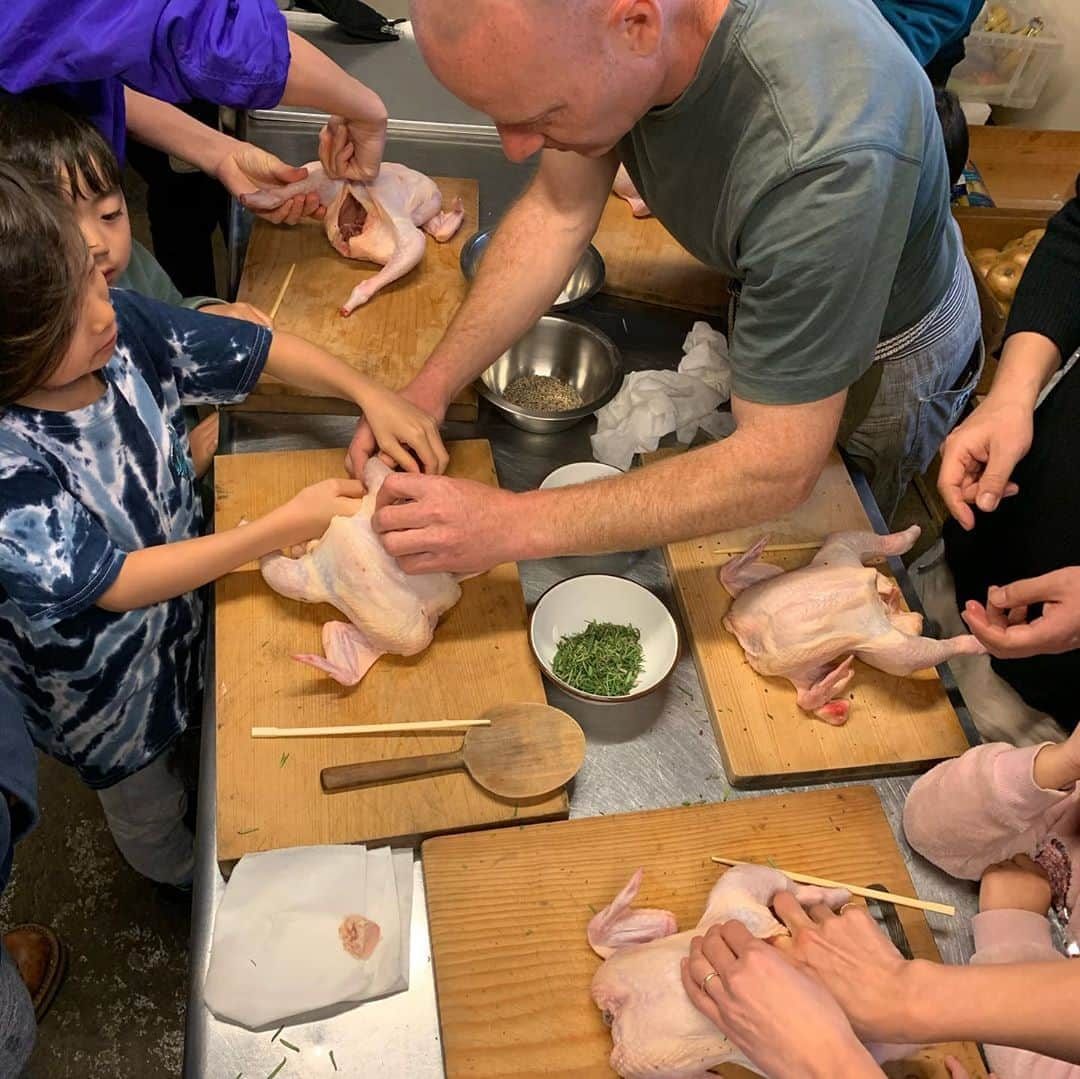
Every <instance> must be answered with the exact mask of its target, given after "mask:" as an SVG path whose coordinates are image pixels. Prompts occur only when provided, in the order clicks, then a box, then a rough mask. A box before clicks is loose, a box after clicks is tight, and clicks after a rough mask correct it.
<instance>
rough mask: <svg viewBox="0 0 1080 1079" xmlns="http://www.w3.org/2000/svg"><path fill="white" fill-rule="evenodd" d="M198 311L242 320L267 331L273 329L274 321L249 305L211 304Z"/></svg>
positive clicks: (263, 312) (252, 305)
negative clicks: (255, 324) (262, 327)
mask: <svg viewBox="0 0 1080 1079" xmlns="http://www.w3.org/2000/svg"><path fill="white" fill-rule="evenodd" d="M199 310H200V311H201V312H202V313H203V314H204V315H218V316H219V317H221V318H242V319H243V320H244V321H245V322H256V323H258V324H259V325H260V326H265V327H266V328H267V329H268V330H272V329H273V328H274V320H273V319H272V318H271V317H270V316H269V315H268V314H267V313H266V312H265V311H262V310H260V309H259V308H258V307H255V306H254V304H250V303H212V304H208V305H207V306H206V307H200V308H199Z"/></svg>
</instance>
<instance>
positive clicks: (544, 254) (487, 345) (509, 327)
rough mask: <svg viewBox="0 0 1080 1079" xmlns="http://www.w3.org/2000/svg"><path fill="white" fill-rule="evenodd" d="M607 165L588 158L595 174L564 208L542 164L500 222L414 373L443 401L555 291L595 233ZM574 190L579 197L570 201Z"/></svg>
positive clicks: (489, 360) (505, 346) (530, 319)
mask: <svg viewBox="0 0 1080 1079" xmlns="http://www.w3.org/2000/svg"><path fill="white" fill-rule="evenodd" d="M575 156H576V155H575ZM608 164H609V163H607V162H592V163H588V165H587V166H586V168H587V169H589V170H590V171H591V172H593V174H594V175H592V176H587V177H586V179H585V180H584V181H583V182H579V183H578V184H577V187H576V188H575V186H574V184H573V183H571V184H567V189H568V191H569V192H570V193H571V194H570V195H569V196H567V204H564V205H563V206H559V205H558V204H557V202H556V199H557V198H558V194H556V193H555V192H553V190H552V189H553V188H557V187H558V186H559V176H558V174H556V175H555V176H554V177H551V176H549V177H547V178H545V176H544V175H543V172H544V169H545V167H547V165H548V163H547V162H545V163H544V165H542V166H541V171H540V172H538V173H537V175H536V177H535V178H534V180H533V182H532V183H531V184H530V186H529V188H528V190H527V191H526V192H525V194H524V195H522V197H521V198H520V199H519V200H518V201H517V202H516V203H515V204H514V205H513V206H512V207H511V208H510V210H509V211H508V212H507V214H506V216H505V217H504V218H503V219H502V221H501V222H500V223H499V227H498V229H497V230H496V231H495V234H494V236H492V238H491V242H490V243H489V244H488V247H487V250H486V251H485V252H484V259H483V262H482V263H481V264H480V269H479V272H478V273H477V275H476V279H475V281H474V282H473V284H472V287H471V288H470V289H469V293H468V295H467V296H466V297H465V302H464V303H463V304H462V305H461V307H460V308H459V309H458V312H457V314H456V315H455V316H454V318H453V321H452V322H451V323H450V326H449V328H448V329H447V331H446V334H445V336H444V337H443V339H442V340H441V341H440V342H439V344H438V345H437V346H436V347H435V350H434V351H433V352H432V354H431V356H430V357H429V359H428V361H427V363H426V364H425V366H424V369H423V371H422V372H421V373H420V375H419V376H418V379H417V381H418V382H422V383H424V384H425V385H426V386H427V387H429V388H432V387H433V388H434V389H435V390H436V391H437V393H438V395H439V396H441V397H442V399H443V401H444V403H445V402H449V401H451V400H453V398H454V397H455V396H457V394H458V393H459V392H460V391H461V390H462V389H464V388H465V387H466V386H468V385H469V383H471V382H472V381H473V379H475V378H476V376H477V375H479V374H480V372H481V371H483V370H485V369H486V368H487V367H490V366H491V364H492V363H493V362H494V361H495V360H496V359H498V357H499V356H500V355H502V353H503V352H505V351H506V350H507V349H508V348H509V347H510V346H511V345H512V344H513V343H514V342H515V341H517V340H518V339H519V338H521V337H522V335H523V334H524V333H525V331H526V330H528V329H529V328H530V327H531V326H533V325H534V324H535V323H536V321H537V319H538V318H539V317H540V316H541V315H542V314H543V313H544V312H545V311H546V310H547V309H548V308H549V307H550V306H551V304H552V302H553V301H554V299H555V297H556V296H558V294H559V291H560V289H562V287H563V285H565V284H566V281H567V278H568V277H569V276H570V274H571V272H572V271H573V268H574V266H575V265H577V262H578V259H580V258H581V254H582V252H583V251H584V250H585V248H586V246H587V245H588V243H589V241H590V240H591V239H592V237H593V234H594V233H595V232H596V225H597V222H598V221H599V219H600V213H601V210H602V209H603V205H604V202H605V200H606V198H607V191H608V190H609V189H610V187H611V177H612V176H614V174H615V165H614V163H610V167H608ZM550 171H554V170H550ZM609 173H610V175H609ZM574 179H575V180H578V179H579V178H578V177H575V178H574ZM576 190H580V201H574V200H573V197H572V196H573V193H575V191H576ZM563 194H564V195H565V192H564V193H563Z"/></svg>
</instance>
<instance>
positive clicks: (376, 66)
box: [184, 17, 976, 1079]
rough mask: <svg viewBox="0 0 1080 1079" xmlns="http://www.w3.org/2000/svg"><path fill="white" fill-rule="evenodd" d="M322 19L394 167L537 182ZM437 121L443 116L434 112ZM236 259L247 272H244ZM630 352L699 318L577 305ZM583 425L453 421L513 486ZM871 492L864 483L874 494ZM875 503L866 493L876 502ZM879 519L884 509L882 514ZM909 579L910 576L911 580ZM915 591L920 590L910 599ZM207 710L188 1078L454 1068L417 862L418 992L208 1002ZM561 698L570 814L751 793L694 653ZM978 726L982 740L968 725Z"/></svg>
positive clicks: (896, 823) (411, 64) (408, 76)
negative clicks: (724, 759)
mask: <svg viewBox="0 0 1080 1079" xmlns="http://www.w3.org/2000/svg"><path fill="white" fill-rule="evenodd" d="M313 18H314V17H300V19H298V20H294V28H297V29H300V30H301V31H302V32H305V33H307V34H308V36H311V37H312V38H313V40H316V41H317V42H318V43H319V44H320V45H322V46H323V47H325V48H327V51H329V52H331V53H332V54H333V55H334V56H335V59H337V60H338V61H339V62H343V63H345V64H346V65H347V66H353V60H352V58H353V57H355V66H354V67H353V69H354V70H355V71H356V73H357V74H358V75H360V76H361V77H363V78H365V80H366V81H368V82H369V83H370V84H372V85H374V86H375V88H376V89H378V90H379V91H380V92H381V93H382V94H383V95H384V97H385V98H386V100H387V101H388V102H389V103H390V106H391V115H392V116H393V117H394V120H392V122H391V138H390V142H389V147H388V151H387V157H388V159H390V160H397V161H403V162H405V163H407V164H410V165H413V166H414V167H416V168H421V169H424V170H425V171H427V172H432V173H436V174H440V173H441V174H443V175H461V176H474V177H477V178H478V179H479V180H480V193H481V218H482V220H483V221H484V222H485V223H489V222H490V221H492V220H494V219H496V218H497V217H498V216H499V215H500V214H501V213H502V212H503V210H504V209H505V207H506V206H507V205H508V203H509V202H510V200H511V199H512V198H513V197H514V196H515V195H516V193H517V192H518V191H519V190H520V189H521V187H522V186H523V184H524V183H525V181H526V180H527V178H528V176H529V173H530V169H529V167H528V166H513V165H510V164H509V163H508V162H507V161H506V160H505V158H503V157H502V155H501V152H500V150H499V148H498V145H497V142H496V140H495V138H494V132H493V130H492V129H491V128H490V127H489V126H486V121H484V119H483V118H482V117H479V116H478V114H474V113H471V112H470V111H469V110H467V109H465V107H464V106H461V105H460V104H459V103H457V102H455V101H454V100H453V99H452V98H449V96H448V95H446V94H445V92H444V91H442V90H441V88H439V87H437V85H436V84H434V83H433V82H432V81H431V77H430V75H428V74H427V72H426V70H424V69H423V65H422V61H420V60H419V57H418V55H417V53H416V49H415V43H414V42H412V41H411V38H410V37H409V36H406V38H405V39H404V40H403V41H401V42H398V43H395V44H391V45H378V46H374V47H373V48H372V47H363V46H346V45H343V44H342V43H341V42H340V41H339V40H338V36H337V35H336V31H332V30H330V29H328V28H327V27H326V26H325V25H324V24H323V23H322V22H321V21H320V20H317V19H315V20H314V21H311V20H312V19H313ZM433 116H434V119H433V118H432V117H433ZM249 119H250V122H249V126H248V133H249V137H251V138H252V139H253V140H255V141H258V142H260V143H261V144H262V145H265V146H266V147H267V148H269V149H271V150H273V151H274V152H275V153H278V154H280V155H282V156H283V157H286V158H288V159H291V160H294V161H304V160H307V159H308V158H309V157H311V156H313V151H314V136H315V132H316V131H317V123H318V117H313V116H297V115H289V116H281V115H279V114H261V113H260V114H257V115H256V116H254V117H251V118H249ZM239 264H240V263H239V259H237V262H236V265H237V266H239ZM578 313H579V314H581V315H583V316H584V317H586V318H587V319H589V320H590V321H592V322H593V323H594V324H595V325H597V326H598V327H599V328H600V329H602V330H603V331H604V332H605V333H607V334H608V335H609V336H610V337H611V338H612V339H613V340H614V341H615V342H616V343H617V344H618V346H619V347H620V349H621V350H622V353H623V358H624V362H625V364H626V366H627V368H628V369H642V368H660V367H674V366H675V364H676V363H677V361H678V359H679V357H680V345H681V342H682V339H683V337H684V335H685V333H686V332H687V330H689V328H690V325H691V323H692V322H693V318H692V316H689V315H687V314H685V313H682V312H676V311H671V310H667V309H663V308H657V307H647V306H643V305H638V304H632V303H628V302H624V301H618V300H613V299H610V298H605V297H598V298H597V299H596V300H595V301H594V302H592V303H591V304H590V305H588V306H587V307H586V308H584V309H583V310H581V311H579V312H578ZM353 423H354V421H352V420H350V419H346V418H340V419H339V418H334V417H322V416H289V415H273V416H269V415H255V414H237V415H234V416H232V417H231V418H230V422H229V423H228V424H227V425H226V426H227V427H229V428H231V430H230V431H229V433H228V435H227V438H228V443H229V444H228V445H227V446H226V447H225V448H224V449H223V452H248V451H255V450H271V449H301V448H315V447H320V446H345V445H346V444H347V443H348V441H349V438H350V436H351V433H352V430H353ZM591 430H592V423H591V422H589V423H584V424H581V425H579V426H578V427H576V428H573V429H571V430H570V431H567V432H564V433H562V434H560V435H555V436H545V435H531V434H527V433H525V432H523V431H518V430H517V429H516V428H513V427H510V426H508V425H507V424H506V423H505V422H504V421H502V420H501V418H499V417H498V416H496V415H494V414H493V413H492V412H491V411H490V410H488V409H487V406H486V404H484V403H483V402H481V413H480V417H479V421H478V422H477V423H476V424H472V425H462V424H452V425H448V427H447V429H446V431H445V434H446V437H447V438H448V439H455V438H464V437H481V438H487V439H489V440H490V441H491V444H492V446H493V449H494V453H495V461H496V466H497V469H498V473H499V479H500V482H501V483H502V485H503V486H504V487H507V488H509V489H512V490H525V489H529V488H533V487H536V486H537V485H538V484H539V482H540V481H541V480H542V479H543V478H544V476H545V475H546V474H547V473H548V472H549V471H551V470H552V469H553V468H555V467H557V466H559V465H561V464H566V463H568V462H570V461H578V460H589V459H591V456H592V454H591V451H590V447H589V442H588V435H589V434H590V433H591ZM864 489H865V488H864ZM867 500H868V495H867V496H865V497H864V501H867ZM875 513H876V511H875ZM576 561H577V560H573V559H557V560H548V561H540V562H527V563H523V564H522V565H521V580H522V587H523V589H524V592H525V598H526V601H527V602H529V603H532V602H534V601H535V600H536V599H537V597H538V596H539V595H540V594H541V592H543V591H544V589H546V588H547V587H549V586H550V585H551V584H553V583H554V582H555V581H557V580H559V579H561V578H562V577H565V576H568V575H570V574H572V573H574V572H581V568H580V566H575V564H574V563H575V562H576ZM606 564H607V565H609V566H611V567H613V568H615V569H616V571H617V572H622V573H625V574H626V575H627V576H629V577H631V578H632V579H634V580H636V581H639V582H640V583H642V584H644V585H646V586H647V587H649V588H651V589H652V590H653V591H654V592H656V593H657V594H658V595H659V596H660V597H661V598H663V599H664V601H665V602H667V603H668V605H669V606H670V607H671V608H672V610H675V605H674V602H673V597H672V594H671V587H670V583H669V581H668V577H667V572H666V570H665V567H664V562H663V558H662V556H661V554H660V553H659V552H658V551H645V552H639V553H636V554H634V555H630V556H625V557H621V558H617V559H615V560H607V561H606ZM901 576H902V571H901ZM910 598H911V597H910V596H909V599H910ZM206 684H207V687H208V691H207V695H206V704H205V712H204V717H203V740H202V773H201V779H200V799H199V819H198V867H197V871H196V878H195V892H194V902H193V911H192V919H193V926H192V938H191V990H190V998H189V1007H188V1016H187V1044H186V1052H185V1061H184V1074H185V1076H189V1077H203V1076H206V1077H212V1079H235V1077H236V1076H237V1075H238V1074H242V1075H243V1076H244V1077H245V1079H251V1077H253V1076H254V1077H259V1076H267V1075H269V1073H270V1072H271V1071H272V1070H273V1069H274V1067H276V1066H277V1064H278V1063H279V1062H280V1061H281V1060H282V1059H283V1058H284V1059H285V1060H286V1067H285V1068H283V1069H282V1071H281V1072H280V1073H279V1075H280V1077H281V1079H295V1077H298V1076H303V1077H308V1076H310V1077H315V1076H329V1075H332V1074H334V1072H333V1069H332V1067H331V1064H330V1060H329V1051H330V1050H333V1051H334V1057H335V1060H336V1062H337V1065H338V1069H339V1071H340V1074H342V1075H346V1076H376V1075H378V1076H385V1077H386V1079H399V1077H400V1079H428V1077H432V1079H434V1077H438V1076H441V1075H442V1074H443V1069H442V1053H441V1049H440V1044H439V1029H438V1021H437V1015H436V1008H435V993H434V985H433V978H432V967H431V955H430V946H429V940H428V929H427V916H426V908H425V904H424V888H423V878H422V872H421V868H420V865H419V863H417V865H416V868H415V873H416V892H415V902H414V907H413V921H412V952H411V954H412V973H411V981H410V986H409V989H408V991H407V992H405V993H400V994H398V995H397V996H394V997H390V998H388V999H385V1000H381V1001H377V1002H374V1003H369V1004H365V1005H362V1006H361V1007H358V1008H355V1009H352V1010H351V1011H347V1012H344V1013H343V1014H340V1015H337V1016H336V1017H334V1018H330V1019H322V1020H319V1021H314V1022H311V1023H307V1024H303V1025H300V1026H296V1027H290V1028H289V1033H288V1034H287V1035H286V1037H287V1038H288V1039H289V1040H290V1041H291V1042H293V1043H294V1044H296V1045H297V1046H299V1047H300V1048H301V1050H302V1051H301V1052H300V1053H299V1054H296V1053H293V1052H291V1051H289V1050H284V1049H282V1048H281V1047H280V1046H279V1045H277V1044H276V1043H275V1044H271V1034H270V1033H263V1034H252V1033H249V1032H247V1031H245V1030H242V1029H241V1028H238V1027H235V1026H232V1025H229V1024H226V1023H222V1022H219V1021H218V1020H216V1019H214V1018H213V1017H212V1016H211V1015H210V1013H209V1011H208V1010H207V1008H206V1006H205V1004H204V1003H203V984H204V979H205V975H206V968H207V963H208V960H209V953H210V941H211V934H212V931H213V923H214V911H215V910H216V908H217V905H218V902H219V901H220V899H221V896H222V894H223V891H224V887H225V884H224V881H223V879H222V877H221V875H220V873H219V872H218V868H217V858H216V841H215V825H214V817H215V783H216V767H215V730H216V720H215V714H214V694H213V685H214V664H213V658H212V657H211V658H210V661H209V666H208V670H207V678H206ZM549 698H550V699H551V701H552V703H554V704H557V705H558V706H559V707H563V708H566V709H567V710H568V711H570V712H571V713H573V714H574V715H576V716H577V718H578V719H579V720H580V721H581V722H582V725H583V727H584V728H585V730H586V736H587V739H588V753H587V756H586V760H585V764H584V767H583V768H582V770H581V772H580V773H579V775H578V776H577V778H576V780H575V781H574V784H573V787H572V790H571V798H570V813H571V816H572V817H585V816H591V815H596V814H600V813H603V814H612V813H619V812H628V811H632V810H639V809H652V808H659V807H663V806H672V805H679V804H681V803H684V802H697V801H699V800H704V801H718V800H722V799H725V798H727V799H733V798H740V797H746V796H748V795H743V794H740V793H739V792H737V791H734V790H731V789H729V787H728V784H727V782H726V780H725V778H724V775H723V765H722V763H721V761H720V756H719V752H718V750H717V746H716V742H715V739H714V738H713V734H712V729H711V726H710V723H709V719H708V716H707V714H706V710H705V704H704V700H703V698H702V694H701V687H700V685H699V683H698V678H697V674H696V672H695V670H694V665H693V662H692V660H691V659H690V657H689V655H683V656H682V658H681V659H680V661H679V664H678V666H677V668H676V670H675V673H674V675H673V677H672V678H671V679H670V682H669V684H668V687H667V690H666V693H665V694H663V695H662V696H659V695H658V696H656V697H655V699H653V700H652V701H651V702H650V705H649V706H648V707H649V711H644V712H642V713H640V714H639V715H638V716H637V718H636V721H635V723H636V725H635V723H631V724H629V725H628V724H627V723H626V721H625V720H623V721H621V722H620V729H619V730H618V731H613V730H611V729H610V728H609V727H608V726H607V725H606V724H605V723H604V722H603V719H602V718H600V717H597V716H596V715H595V714H590V713H589V712H588V711H587V708H588V706H583V705H582V704H581V703H580V702H576V701H570V700H569V699H568V698H566V697H564V696H562V695H561V694H558V692H557V691H549ZM968 730H969V732H971V733H972V734H973V731H972V729H971V728H970V725H969V726H968ZM911 782H912V780H911V779H887V780H879V781H876V782H874V783H873V786H874V787H875V788H876V789H877V791H878V793H879V794H880V796H881V800H882V802H883V804H884V806H885V810H886V812H887V814H888V816H889V819H890V821H891V823H892V825H893V829H894V831H895V833H896V836H897V840H898V842H899V843H900V845H901V848H902V849H903V850H904V853H905V857H906V858H907V861H908V865H909V868H910V871H911V875H912V877H913V879H914V881H915V885H916V888H917V890H918V893H919V895H921V896H923V897H924V898H927V899H937V900H941V901H944V902H948V903H952V904H954V905H955V906H956V907H957V909H958V917H957V918H955V919H943V918H940V917H937V916H935V915H930V916H929V917H930V920H931V924H932V925H933V928H934V932H935V937H936V939H937V942H938V947H939V949H940V951H941V953H942V957H943V958H944V959H945V960H946V961H947V962H950V963H961V962H964V961H965V960H966V959H967V958H968V957H969V956H970V954H971V951H972V941H971V936H970V930H969V928H968V927H969V922H970V917H971V915H973V914H974V913H975V911H976V897H975V892H974V889H973V888H971V887H968V886H965V885H962V884H959V883H957V882H956V881H953V880H951V879H950V878H947V877H945V876H944V875H943V874H941V873H939V872H938V871H937V870H935V869H933V868H932V867H930V866H929V865H927V864H926V863H925V862H923V861H922V860H921V859H919V858H918V857H917V856H915V855H913V854H912V853H911V852H910V850H909V849H908V848H907V846H906V844H905V843H904V839H903V835H902V832H901V829H900V818H901V813H902V810H903V804H904V799H905V798H906V796H907V791H908V789H909V788H910V786H911Z"/></svg>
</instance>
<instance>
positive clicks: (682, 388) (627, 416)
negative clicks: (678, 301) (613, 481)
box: [592, 322, 734, 471]
mask: <svg viewBox="0 0 1080 1079" xmlns="http://www.w3.org/2000/svg"><path fill="white" fill-rule="evenodd" d="M683 353H684V355H683V358H682V360H681V362H680V363H679V369H678V371H634V372H632V373H631V374H629V375H627V376H626V379H625V381H624V382H623V385H622V388H621V389H620V390H619V392H618V393H617V394H616V395H615V397H614V398H612V400H611V401H610V402H609V403H608V404H606V405H605V406H604V407H603V408H602V409H600V411H599V412H597V413H596V434H594V435H593V436H592V450H593V456H594V457H595V458H596V459H597V460H598V461H602V462H604V464H608V465H614V466H615V467H616V468H621V469H623V470H624V471H625V470H626V469H628V468H629V467H630V463H631V461H632V460H633V457H634V454H635V453H651V452H652V451H653V450H655V449H656V447H657V446H658V445H659V444H660V439H662V438H663V437H664V436H665V435H667V434H670V433H671V432H672V431H674V432H675V435H676V437H677V438H678V440H679V441H680V442H682V443H684V444H685V443H689V442H691V441H693V438H694V435H695V433H696V432H697V430H698V428H699V427H701V428H704V430H705V431H706V432H708V434H710V435H712V437H713V438H724V437H726V436H727V435H729V434H731V432H732V431H733V430H734V422H733V420H732V419H731V416H730V414H728V413H719V412H717V411H716V409H717V407H718V406H719V405H720V404H721V403H722V402H723V401H726V400H727V399H728V398H729V397H730V396H731V361H730V360H729V358H728V348H727V341H726V340H725V339H724V335H723V334H722V333H718V332H717V331H716V330H714V329H713V328H712V327H711V326H709V325H708V323H705V322H695V323H694V325H693V328H692V329H691V330H690V332H689V333H688V334H687V335H686V340H685V341H684V342H683Z"/></svg>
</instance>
